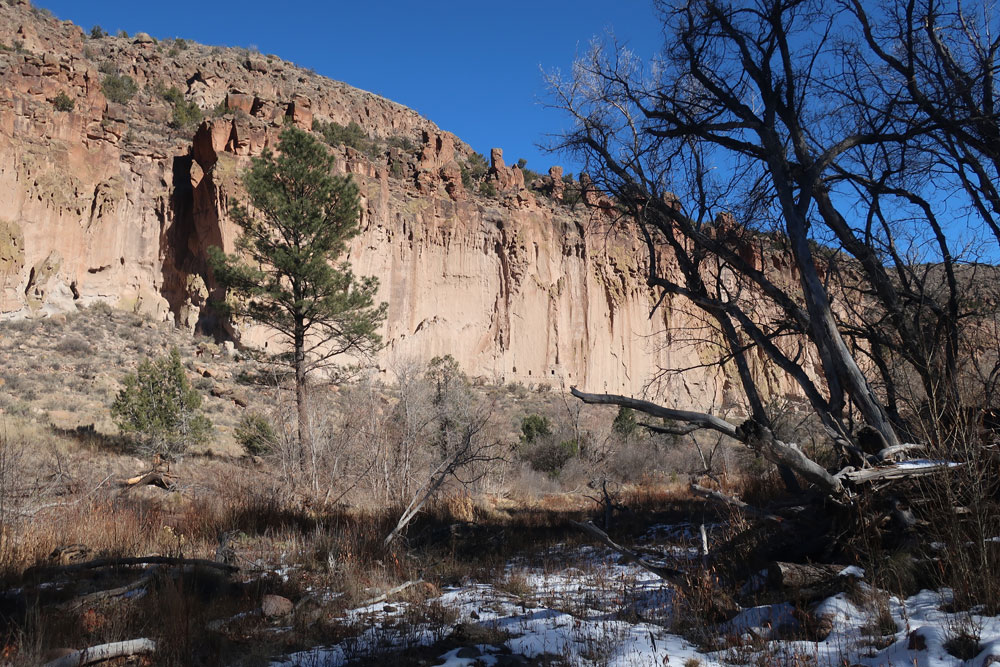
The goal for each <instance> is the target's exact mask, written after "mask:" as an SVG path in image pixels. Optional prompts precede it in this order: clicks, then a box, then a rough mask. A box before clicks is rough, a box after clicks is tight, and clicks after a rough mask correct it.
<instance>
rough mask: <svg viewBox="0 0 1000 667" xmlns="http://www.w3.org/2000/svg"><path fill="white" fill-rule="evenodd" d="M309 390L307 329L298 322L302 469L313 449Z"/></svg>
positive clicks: (297, 401)
mask: <svg viewBox="0 0 1000 667" xmlns="http://www.w3.org/2000/svg"><path fill="white" fill-rule="evenodd" d="M307 390H308V387H307V386H306V341H305V330H304V327H302V326H300V325H299V323H298V322H297V323H296V327H295V407H296V411H297V413H298V428H299V469H300V470H302V469H304V468H305V463H306V454H307V452H309V451H310V450H311V447H310V444H311V443H310V442H309V410H308V405H307V402H308V401H307V398H308V397H307V395H306V393H307Z"/></svg>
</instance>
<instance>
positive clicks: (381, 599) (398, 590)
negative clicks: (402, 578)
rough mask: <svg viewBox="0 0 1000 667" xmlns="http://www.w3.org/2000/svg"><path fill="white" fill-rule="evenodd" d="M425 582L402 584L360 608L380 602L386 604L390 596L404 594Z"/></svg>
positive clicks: (365, 602) (414, 581) (364, 603)
mask: <svg viewBox="0 0 1000 667" xmlns="http://www.w3.org/2000/svg"><path fill="white" fill-rule="evenodd" d="M423 581H424V580H423V579H414V580H413V581H407V582H406V583H404V584H400V585H399V586H395V587H393V588H390V589H389V590H387V591H386V592H385V593H382V595H376V596H375V597H373V598H371V599H369V600H365V601H364V602H362V603H361V604H359V605H358V606H359V607H367V606H369V605H373V604H376V603H378V602H385V601H386V600H388V599H389V596H392V595H396V594H397V593H402V592H403V591H405V590H406V589H407V588H409V587H410V586H415V585H416V584H421V583H423Z"/></svg>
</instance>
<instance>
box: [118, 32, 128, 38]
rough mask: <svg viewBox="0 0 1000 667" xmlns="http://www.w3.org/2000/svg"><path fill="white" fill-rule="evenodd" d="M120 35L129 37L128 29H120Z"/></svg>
mask: <svg viewBox="0 0 1000 667" xmlns="http://www.w3.org/2000/svg"><path fill="white" fill-rule="evenodd" d="M118 36H119V37H124V38H125V39H128V31H126V30H119V31H118Z"/></svg>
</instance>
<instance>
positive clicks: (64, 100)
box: [52, 91, 76, 111]
mask: <svg viewBox="0 0 1000 667" xmlns="http://www.w3.org/2000/svg"><path fill="white" fill-rule="evenodd" d="M52 106H54V107H55V108H56V111H72V110H73V107H75V106H76V102H74V101H73V99H72V98H71V97H70V96H69V95H67V94H66V93H64V92H62V91H60V92H59V94H58V95H56V98H55V99H54V100H52Z"/></svg>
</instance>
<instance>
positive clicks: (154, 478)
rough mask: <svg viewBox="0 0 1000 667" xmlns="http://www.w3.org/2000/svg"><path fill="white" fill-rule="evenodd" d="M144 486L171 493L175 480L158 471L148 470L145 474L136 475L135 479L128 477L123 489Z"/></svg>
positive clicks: (175, 483)
mask: <svg viewBox="0 0 1000 667" xmlns="http://www.w3.org/2000/svg"><path fill="white" fill-rule="evenodd" d="M146 485H149V486H158V487H160V488H161V489H166V490H167V491H172V490H173V489H174V488H175V487H176V486H177V478H176V477H174V476H173V475H170V474H167V473H164V472H160V471H158V470H150V471H149V472H147V473H143V474H141V475H136V476H135V477H130V478H128V479H126V480H125V488H133V487H136V486H146Z"/></svg>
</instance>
